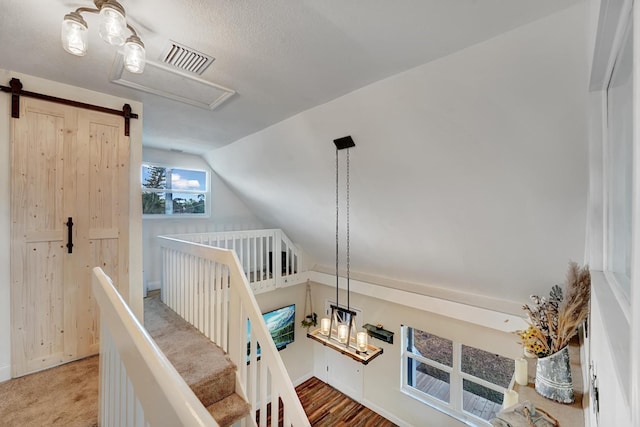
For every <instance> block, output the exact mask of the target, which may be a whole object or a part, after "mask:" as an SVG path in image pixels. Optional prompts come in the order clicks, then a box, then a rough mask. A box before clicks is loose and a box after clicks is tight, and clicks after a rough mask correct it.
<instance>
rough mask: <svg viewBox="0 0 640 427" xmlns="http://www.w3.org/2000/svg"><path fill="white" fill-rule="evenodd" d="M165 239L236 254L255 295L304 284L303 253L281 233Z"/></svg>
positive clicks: (231, 232)
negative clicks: (301, 281) (302, 271)
mask: <svg viewBox="0 0 640 427" xmlns="http://www.w3.org/2000/svg"><path fill="white" fill-rule="evenodd" d="M166 237H173V238H175V239H179V240H186V241H189V242H195V243H201V244H203V245H207V246H214V247H216V248H222V249H231V250H234V251H235V252H236V254H237V255H238V259H239V260H240V265H241V270H242V271H243V272H244V274H245V275H246V276H247V279H248V280H249V284H250V286H251V289H252V290H253V292H254V293H255V294H258V293H261V292H267V291H270V290H273V289H276V288H280V287H283V286H287V285H292V284H297V283H299V281H300V280H301V279H300V277H301V275H300V273H301V267H302V251H300V250H299V249H298V247H297V246H296V245H295V244H293V242H291V240H289V238H288V237H287V236H286V235H285V234H284V233H283V232H282V230H280V229H268V230H244V231H218V232H211V233H190V234H175V235H170V236H166ZM274 254H280V256H277V255H276V256H274Z"/></svg>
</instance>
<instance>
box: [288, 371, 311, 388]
mask: <svg viewBox="0 0 640 427" xmlns="http://www.w3.org/2000/svg"><path fill="white" fill-rule="evenodd" d="M314 376H315V375H313V371H312V372H307V373H306V374H304V375H303V376H301V377H299V378H297V379H295V380H292V381H291V382H293V386H294V387H298V386H299V385H300V384H302V383H303V382H305V381H307V380H308V379H310V378H313V377H314Z"/></svg>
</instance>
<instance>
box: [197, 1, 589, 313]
mask: <svg viewBox="0 0 640 427" xmlns="http://www.w3.org/2000/svg"><path fill="white" fill-rule="evenodd" d="M585 13H586V8H585V7H584V5H578V6H574V7H571V8H569V9H566V10H564V11H562V12H560V13H557V14H554V15H552V16H549V17H547V18H544V19H541V20H539V21H537V22H534V23H531V24H528V25H525V26H522V27H519V28H517V29H515V30H512V31H510V32H507V33H505V34H503V35H500V36H498V37H495V38H493V39H491V40H488V41H485V42H483V43H480V44H477V45H475V46H472V47H469V48H467V49H464V50H462V51H460V52H457V53H454V54H452V55H449V56H447V57H444V58H441V59H438V60H436V61H433V62H430V63H428V64H425V65H422V66H419V67H417V68H414V69H412V70H409V71H407V72H404V73H401V74H398V75H395V76H393V77H390V78H388V79H385V80H382V81H380V82H377V83H374V84H371V85H369V86H366V87H364V88H362V89H360V90H357V91H355V92H353V93H350V94H348V95H346V96H343V97H340V98H338V99H335V100H333V101H331V102H328V103H326V104H324V105H320V106H318V107H315V108H313V109H311V110H308V111H306V112H303V113H301V114H298V115H296V116H294V117H292V118H290V119H288V120H285V121H283V122H281V123H278V124H276V125H274V126H271V127H269V128H267V129H265V130H262V131H260V132H257V133H255V134H253V135H250V136H248V137H245V138H243V139H241V140H239V141H237V142H235V143H233V144H231V145H227V146H225V147H223V148H220V149H217V150H212V151H210V152H208V153H206V154H205V155H204V157H205V159H206V160H207V161H208V162H209V163H210V164H211V165H212V168H213V169H214V170H215V171H216V172H217V173H218V174H219V175H220V176H221V177H222V178H223V179H224V180H225V181H226V182H227V183H228V184H229V185H230V186H231V187H232V188H233V189H234V190H235V191H236V192H237V193H238V194H239V195H240V196H241V197H242V198H243V199H244V200H245V202H246V203H247V204H248V205H249V206H250V207H251V208H252V209H253V210H254V212H256V214H257V215H258V216H259V217H261V218H262V219H263V220H264V221H265V222H266V223H269V224H271V225H272V226H274V227H280V228H283V229H284V230H285V231H286V232H287V233H288V234H289V237H291V238H292V239H293V240H294V241H296V242H298V243H299V244H301V246H302V247H303V248H304V249H305V251H307V253H308V254H309V255H310V256H311V258H312V260H313V261H312V263H315V264H316V268H317V269H320V270H327V271H332V268H333V267H332V266H333V265H334V262H335V261H334V256H335V246H334V245H335V240H334V239H335V237H334V236H335V222H334V221H335V161H336V160H335V147H334V145H333V142H332V140H333V139H334V138H337V137H341V136H345V135H351V136H352V137H353V138H354V140H355V142H356V147H355V148H353V149H352V150H351V154H350V157H351V196H352V197H351V270H352V272H355V273H356V274H366V275H370V276H378V277H379V278H390V279H393V280H396V281H400V282H405V283H407V284H410V285H407V286H412V287H414V288H415V287H419V288H422V289H423V290H424V291H425V292H426V293H429V292H434V291H435V290H439V289H440V290H450V291H452V292H463V293H466V294H467V295H471V296H473V295H477V296H478V297H479V298H480V300H482V301H484V302H485V303H487V302H488V303H491V301H493V302H494V303H495V302H501V301H502V302H505V304H503V305H502V307H511V308H513V307H517V305H519V304H521V303H524V302H526V301H527V299H528V296H529V295H530V294H532V293H540V294H543V293H546V292H548V290H549V288H550V286H551V285H553V284H555V283H559V282H561V281H562V280H563V278H564V273H565V271H566V267H567V263H568V262H569V261H570V260H575V261H578V262H581V261H582V259H583V252H584V238H585V237H584V233H585V221H586V203H587V201H586V190H587V180H588V179H587V136H586V88H587V68H588V67H587V65H586V46H585V38H584V34H585V33H586V31H585V28H584V25H585V21H586V16H585ZM341 156H343V154H341ZM340 167H341V168H344V165H343V164H341V166H340ZM341 173H344V169H342V172H341ZM214 192H215V189H214ZM343 265H344V264H343ZM480 300H479V302H477V303H478V304H482V303H483V302H482V301H480ZM489 300H491V301H489ZM509 303H513V304H511V305H509ZM489 305H491V304H489ZM494 306H500V304H497V305H495V304H494Z"/></svg>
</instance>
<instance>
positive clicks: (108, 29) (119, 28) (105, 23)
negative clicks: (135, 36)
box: [100, 0, 127, 46]
mask: <svg viewBox="0 0 640 427" xmlns="http://www.w3.org/2000/svg"><path fill="white" fill-rule="evenodd" d="M100 19H101V21H100V37H102V40H104V41H105V42H107V43H109V44H110V45H113V46H122V45H123V44H124V42H125V37H126V29H127V20H126V19H125V12H124V8H123V7H122V6H121V5H120V3H118V2H117V1H115V0H107V1H106V2H105V3H104V4H103V5H102V7H101V8H100Z"/></svg>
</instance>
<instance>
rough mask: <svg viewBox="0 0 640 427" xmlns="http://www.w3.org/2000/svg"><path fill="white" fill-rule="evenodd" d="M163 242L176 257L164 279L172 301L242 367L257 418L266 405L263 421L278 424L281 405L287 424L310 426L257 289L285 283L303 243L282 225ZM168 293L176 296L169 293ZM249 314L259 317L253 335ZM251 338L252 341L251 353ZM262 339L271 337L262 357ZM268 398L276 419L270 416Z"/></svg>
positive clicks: (243, 388) (243, 389)
mask: <svg viewBox="0 0 640 427" xmlns="http://www.w3.org/2000/svg"><path fill="white" fill-rule="evenodd" d="M160 241H161V246H162V247H163V248H164V249H163V250H166V251H168V252H167V253H171V254H174V255H173V256H174V258H175V260H176V261H175V262H173V263H172V262H171V259H167V261H169V262H168V263H167V264H168V267H166V270H165V273H164V277H165V279H163V280H164V281H166V282H167V283H163V286H164V287H171V288H172V289H174V292H175V295H176V298H175V299H176V300H175V301H174V302H173V306H172V308H173V309H174V310H175V311H176V312H178V313H179V314H180V315H182V316H183V317H184V318H185V319H187V320H188V321H189V322H191V323H192V324H194V326H196V327H197V328H198V329H199V330H201V332H203V333H204V334H205V335H207V336H208V337H209V338H210V339H211V340H212V341H214V342H215V343H216V344H218V345H219V346H220V347H221V348H222V349H223V350H224V351H226V352H227V353H228V354H229V357H230V358H231V359H232V361H233V362H234V363H235V364H236V366H237V367H238V371H237V381H238V385H239V387H240V388H239V389H236V390H237V392H238V393H240V394H241V395H243V396H244V395H246V396H244V397H246V399H247V401H248V402H249V404H250V405H251V408H252V416H253V417H255V416H256V415H257V414H256V413H257V412H259V416H258V418H259V420H258V423H259V425H261V426H266V425H267V424H271V425H272V426H273V425H278V418H279V410H280V408H281V409H282V413H283V416H284V419H285V422H286V424H287V426H288V427H291V426H296V427H297V426H308V425H309V422H308V420H307V418H306V415H305V414H304V410H303V409H302V405H301V404H300V401H299V400H298V398H297V396H296V394H295V389H294V387H293V384H291V381H290V379H289V377H288V374H287V371H286V368H285V367H284V364H283V363H282V359H281V358H280V356H279V354H278V352H277V350H276V348H275V345H274V343H273V340H272V339H271V336H270V334H269V331H268V329H267V327H266V325H265V323H264V319H263V317H262V314H261V311H260V308H259V307H258V306H257V304H256V301H255V299H254V298H253V297H252V295H251V294H252V293H253V291H252V288H253V289H254V290H255V291H256V292H263V291H266V290H269V289H273V288H275V287H276V286H280V285H282V284H284V281H283V280H282V277H283V271H284V272H285V273H284V275H285V276H295V275H296V274H297V273H298V264H297V263H298V262H299V259H300V258H299V251H298V250H297V248H296V247H295V246H294V245H293V244H291V242H290V241H289V240H288V239H286V237H285V236H284V235H283V234H282V233H281V232H280V231H279V230H262V231H230V232H224V233H207V234H206V235H203V236H202V237H195V236H190V235H183V236H180V239H177V238H172V237H171V236H165V237H162V238H161V239H160ZM198 241H201V242H207V243H209V244H215V246H210V245H203V244H198V243H196V242H198ZM283 253H284V256H283ZM167 258H169V257H167ZM269 259H270V262H269ZM289 272H291V273H289ZM287 281H288V283H290V284H294V283H293V277H287ZM164 294H165V293H164V292H163V298H165V296H164ZM166 294H167V296H168V297H167V298H166V299H167V300H168V301H169V300H170V299H171V298H170V294H169V293H166ZM170 306H171V305H170ZM247 318H250V319H251V321H252V326H251V334H250V336H247V330H246V328H247ZM238 332H240V333H238ZM247 342H250V347H251V348H250V351H249V356H248V358H247ZM258 343H264V345H263V346H262V347H261V352H262V354H261V356H260V357H261V359H260V361H259V362H258V356H257V346H258ZM247 360H248V361H249V364H248V365H247ZM280 399H281V401H280ZM280 402H282V403H280ZM269 403H270V404H271V414H272V421H271V422H270V423H267V404H269Z"/></svg>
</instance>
